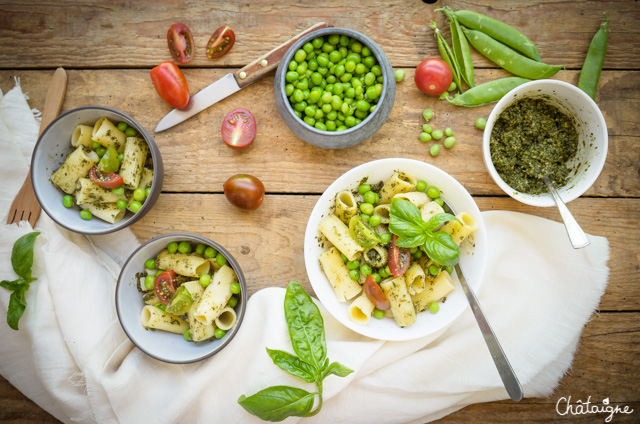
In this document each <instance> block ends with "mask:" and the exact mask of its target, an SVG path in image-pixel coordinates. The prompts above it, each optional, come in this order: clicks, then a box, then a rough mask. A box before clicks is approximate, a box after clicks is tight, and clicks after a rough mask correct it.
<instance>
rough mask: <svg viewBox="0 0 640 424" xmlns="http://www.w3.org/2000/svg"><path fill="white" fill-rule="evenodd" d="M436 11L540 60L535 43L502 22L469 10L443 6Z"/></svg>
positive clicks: (537, 60)
mask: <svg viewBox="0 0 640 424" xmlns="http://www.w3.org/2000/svg"><path fill="white" fill-rule="evenodd" d="M436 11H441V12H442V13H444V14H445V15H446V16H447V18H449V19H451V18H452V17H453V18H455V19H457V20H458V22H460V24H462V25H463V26H465V27H467V28H470V29H474V30H477V31H481V32H483V33H485V34H487V35H488V36H489V37H491V38H493V39H495V40H498V41H500V42H501V43H503V44H506V45H507V46H509V47H511V48H512V49H515V50H517V51H519V52H520V53H522V54H524V55H525V56H527V57H529V58H531V59H533V60H535V61H536V62H540V61H541V59H540V53H538V48H537V47H536V45H535V44H533V42H532V41H531V40H529V38H527V36H526V35H524V34H523V33H521V32H520V31H518V30H517V29H515V28H514V27H512V26H510V25H507V24H505V23H504V22H501V21H499V20H497V19H493V18H490V17H488V16H486V15H483V14H481V13H477V12H473V11H471V10H455V11H454V10H452V9H450V8H448V7H443V8H442V9H436Z"/></svg>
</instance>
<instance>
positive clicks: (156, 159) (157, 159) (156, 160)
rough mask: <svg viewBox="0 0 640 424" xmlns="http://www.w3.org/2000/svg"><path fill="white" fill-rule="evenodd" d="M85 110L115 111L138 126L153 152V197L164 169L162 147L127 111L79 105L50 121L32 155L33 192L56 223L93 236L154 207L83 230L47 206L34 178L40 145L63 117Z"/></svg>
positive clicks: (146, 206) (148, 204)
mask: <svg viewBox="0 0 640 424" xmlns="http://www.w3.org/2000/svg"><path fill="white" fill-rule="evenodd" d="M83 110H104V111H106V112H110V113H114V114H116V115H120V116H122V117H123V118H124V119H127V120H129V121H130V122H132V123H133V124H134V125H135V126H136V129H137V130H138V132H139V133H141V134H142V135H143V136H144V140H145V142H146V143H147V145H148V146H149V151H150V152H151V158H152V161H153V166H154V172H153V182H152V183H151V192H150V193H149V196H148V197H152V195H154V194H155V190H162V184H158V179H159V178H160V173H159V172H156V171H157V170H158V169H160V170H161V171H162V170H163V164H162V156H161V154H160V148H159V147H158V145H157V144H156V142H155V140H154V139H153V137H151V135H150V134H149V133H148V132H147V130H146V129H145V128H144V127H143V126H142V125H140V123H139V122H138V121H136V120H135V119H133V118H132V117H131V116H129V115H127V114H126V113H124V112H121V111H119V110H117V109H114V108H111V107H108V106H97V105H87V106H79V107H76V108H73V109H70V110H68V111H65V112H63V113H61V114H59V115H58V116H56V117H55V118H54V119H53V120H52V121H51V122H50V123H49V125H47V126H46V127H45V129H44V130H43V131H42V132H41V133H40V135H39V136H38V140H37V141H36V144H35V146H34V148H33V154H32V155H31V164H30V169H29V175H30V177H31V181H32V185H33V192H34V193H35V195H36V199H37V200H38V203H39V204H40V206H41V207H42V209H43V210H44V211H45V213H46V214H47V215H48V216H49V217H50V218H51V219H52V220H53V221H54V222H55V223H56V224H58V225H60V226H61V227H63V228H65V229H67V230H69V231H72V232H74V233H78V234H85V235H91V236H95V235H104V234H110V233H113V232H116V231H119V230H121V229H123V228H126V227H128V226H129V225H131V224H133V223H135V222H136V221H138V220H139V219H141V218H142V217H143V216H144V215H146V214H147V212H149V210H151V208H152V207H153V205H151V202H145V203H143V204H142V208H140V210H139V211H138V212H136V213H135V214H133V215H130V216H129V217H128V218H123V219H122V220H121V221H120V222H118V223H116V224H112V226H111V227H109V228H107V229H105V230H81V229H78V228H77V227H75V226H73V225H69V224H68V223H66V222H64V221H63V220H60V219H58V218H57V217H56V215H55V213H54V212H53V211H52V210H50V208H49V207H48V206H47V204H46V202H43V201H42V199H41V196H40V194H39V189H38V187H39V184H36V183H35V181H36V180H35V178H34V173H35V167H34V162H35V161H36V158H37V157H38V156H39V155H40V150H39V147H40V144H41V143H43V140H44V137H45V135H46V134H47V133H48V132H49V131H50V129H51V128H52V127H53V126H54V125H55V124H57V123H58V122H59V121H61V120H62V119H64V118H66V117H67V116H69V115H72V114H74V113H77V112H80V111H83ZM69 146H70V144H69ZM49 183H50V181H49Z"/></svg>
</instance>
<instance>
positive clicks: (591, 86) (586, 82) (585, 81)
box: [578, 13, 609, 100]
mask: <svg viewBox="0 0 640 424" xmlns="http://www.w3.org/2000/svg"><path fill="white" fill-rule="evenodd" d="M608 38H609V18H608V17H607V14H606V13H605V15H604V22H603V23H602V25H600V29H598V31H597V32H596V34H595V35H594V36H593V39H592V40H591V44H590V45H589V51H588V52H587V57H586V58H585V59H584V64H583V65H582V70H581V71H580V79H579V80H578V87H579V88H580V89H581V90H582V91H584V92H585V93H587V94H588V95H589V96H590V97H591V98H592V99H594V100H595V99H596V89H597V88H598V80H599V79H600V72H602V65H604V56H605V54H606V53H607V39H608Z"/></svg>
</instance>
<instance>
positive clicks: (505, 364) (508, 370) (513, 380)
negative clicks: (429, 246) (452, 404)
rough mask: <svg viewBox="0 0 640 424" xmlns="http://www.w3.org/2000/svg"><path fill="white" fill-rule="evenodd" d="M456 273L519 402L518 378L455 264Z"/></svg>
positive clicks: (507, 386)
mask: <svg viewBox="0 0 640 424" xmlns="http://www.w3.org/2000/svg"><path fill="white" fill-rule="evenodd" d="M444 203H445V205H446V206H447V208H448V209H449V211H450V212H451V214H453V215H455V212H454V210H453V209H452V208H451V206H450V205H449V204H448V203H446V202H444ZM455 270H456V273H457V274H458V280H460V285H461V286H462V290H463V291H464V294H465V295H466V296H467V300H468V301H469V306H471V311H472V312H473V316H474V317H475V318H476V321H477V322H478V326H479V327H480V331H481V332H482V336H483V337H484V342H485V343H486V344H487V347H488V348H489V352H490V353H491V357H492V358H493V362H494V363H495V364H496V368H497V369H498V373H499V374H500V378H501V379H502V384H504V388H505V389H507V393H508V394H509V396H510V397H511V399H512V400H514V401H516V402H519V401H521V400H522V396H523V394H522V386H521V385H520V381H519V380H518V376H516V373H515V372H514V371H513V368H512V367H511V364H510V363H509V360H508V359H507V356H506V355H505V354H504V351H503V350H502V346H500V342H498V338H497V337H496V335H495V333H494V332H493V329H492V328H491V325H490V324H489V321H487V318H486V317H485V315H484V312H482V308H481V307H480V303H479V302H478V299H477V298H476V295H475V293H474V292H473V289H472V288H471V287H470V286H469V284H467V279H466V278H465V276H464V273H463V272H462V268H460V264H459V263H457V264H456V265H455Z"/></svg>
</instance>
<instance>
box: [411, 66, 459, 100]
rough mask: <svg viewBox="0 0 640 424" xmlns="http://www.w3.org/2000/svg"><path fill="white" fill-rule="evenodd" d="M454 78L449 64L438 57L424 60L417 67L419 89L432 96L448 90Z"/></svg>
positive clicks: (416, 75)
mask: <svg viewBox="0 0 640 424" xmlns="http://www.w3.org/2000/svg"><path fill="white" fill-rule="evenodd" d="M452 79H453V74H452V73H451V68H450V67H449V65H447V63H446V62H445V61H444V60H442V59H438V58H436V57H432V58H429V59H425V60H423V61H422V62H420V64H419V65H418V67H417V68H416V73H415V81H416V85H417V86H418V89H420V91H422V92H423V93H426V94H430V95H432V96H439V95H440V94H442V93H444V92H446V91H447V88H449V86H450V85H451V81H452Z"/></svg>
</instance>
